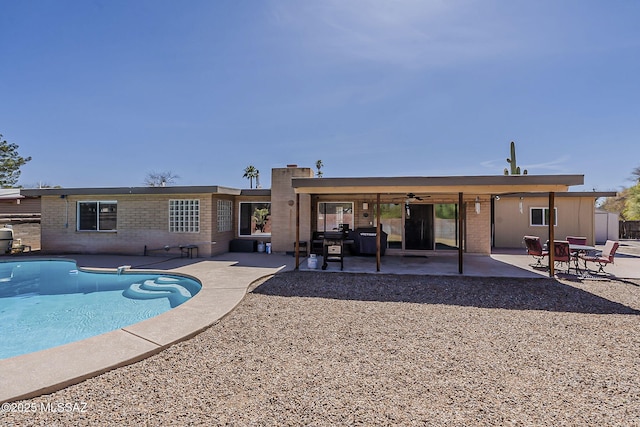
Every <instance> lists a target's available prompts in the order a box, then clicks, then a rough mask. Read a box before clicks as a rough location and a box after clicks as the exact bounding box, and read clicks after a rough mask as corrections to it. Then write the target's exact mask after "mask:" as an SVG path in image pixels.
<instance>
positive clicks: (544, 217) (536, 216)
mask: <svg viewBox="0 0 640 427" xmlns="http://www.w3.org/2000/svg"><path fill="white" fill-rule="evenodd" d="M553 214H554V215H553V218H554V221H553V224H554V225H558V208H553ZM529 225H531V226H548V225H549V208H531V209H529Z"/></svg>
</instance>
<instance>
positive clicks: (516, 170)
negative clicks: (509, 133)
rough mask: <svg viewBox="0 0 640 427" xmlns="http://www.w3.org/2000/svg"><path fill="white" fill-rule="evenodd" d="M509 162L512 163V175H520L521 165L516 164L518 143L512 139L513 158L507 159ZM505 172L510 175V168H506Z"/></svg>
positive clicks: (525, 172) (525, 171)
mask: <svg viewBox="0 0 640 427" xmlns="http://www.w3.org/2000/svg"><path fill="white" fill-rule="evenodd" d="M507 163H509V164H510V165H511V175H520V166H518V165H517V164H516V143H515V142H513V141H511V158H509V159H507ZM504 174H505V175H509V170H508V169H507V168H505V169H504ZM524 174H525V175H526V174H527V170H526V169H525V170H524Z"/></svg>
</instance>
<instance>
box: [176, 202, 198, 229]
mask: <svg viewBox="0 0 640 427" xmlns="http://www.w3.org/2000/svg"><path fill="white" fill-rule="evenodd" d="M169 232H171V233H198V232H200V200H198V199H178V200H169Z"/></svg>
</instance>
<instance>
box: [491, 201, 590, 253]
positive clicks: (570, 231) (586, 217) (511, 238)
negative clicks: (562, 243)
mask: <svg viewBox="0 0 640 427" xmlns="http://www.w3.org/2000/svg"><path fill="white" fill-rule="evenodd" d="M519 202H520V199H519V198H518V197H502V198H500V200H497V201H496V202H495V247H498V248H524V243H523V242H522V238H523V237H524V236H525V235H531V236H538V237H540V240H541V241H542V242H545V241H547V240H548V239H549V227H548V226H546V225H545V226H531V225H529V224H530V218H529V216H530V209H531V208H546V207H548V206H549V198H548V197H524V198H523V199H522V205H523V206H522V213H520V208H519ZM554 203H555V207H556V208H557V212H558V223H557V224H556V227H555V231H554V233H555V238H556V240H564V239H565V238H566V237H567V236H583V237H586V238H587V243H588V244H594V233H595V231H594V230H595V228H594V218H595V200H594V198H593V197H562V196H558V195H556V196H555V201H554Z"/></svg>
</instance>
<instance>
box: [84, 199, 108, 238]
mask: <svg viewBox="0 0 640 427" xmlns="http://www.w3.org/2000/svg"><path fill="white" fill-rule="evenodd" d="M77 218H78V224H77V230H78V231H116V230H117V225H118V202H116V201H106V200H105V201H80V202H78V215H77Z"/></svg>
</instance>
